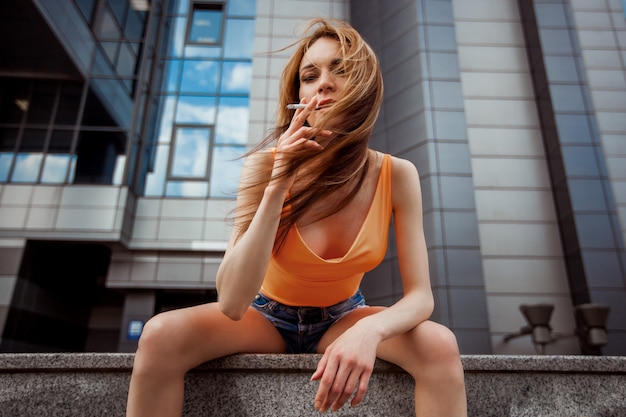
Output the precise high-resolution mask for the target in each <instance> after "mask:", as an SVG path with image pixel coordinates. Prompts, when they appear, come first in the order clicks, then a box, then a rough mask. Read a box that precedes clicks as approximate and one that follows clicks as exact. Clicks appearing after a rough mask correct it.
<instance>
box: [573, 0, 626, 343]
mask: <svg viewBox="0 0 626 417" xmlns="http://www.w3.org/2000/svg"><path fill="white" fill-rule="evenodd" d="M570 3H571V9H572V14H573V21H574V23H575V26H576V33H577V35H578V38H577V39H578V43H579V48H580V54H581V57H582V64H583V66H584V69H585V78H586V82H587V85H588V87H589V94H590V96H591V97H590V101H591V103H592V107H593V109H594V114H595V124H596V129H597V131H598V133H599V136H600V143H601V151H602V154H603V155H602V156H603V157H604V158H602V157H600V158H599V159H600V162H599V164H601V165H602V167H603V168H605V171H606V173H607V174H608V181H607V182H605V183H604V186H605V187H607V189H606V190H605V193H606V194H608V195H609V201H608V203H607V205H609V206H610V207H611V208H612V207H614V208H615V210H616V212H612V213H611V218H610V222H611V226H612V229H613V230H614V232H613V234H612V241H614V242H615V244H614V246H613V247H612V250H610V251H603V252H602V253H601V254H602V255H604V256H603V257H602V258H600V259H598V261H597V262H595V265H596V266H595V268H594V269H592V271H593V272H592V274H593V275H592V276H591V277H590V282H589V287H590V288H589V292H590V294H591V300H592V301H593V302H595V303H603V304H608V305H610V306H611V312H610V316H609V322H608V326H609V329H610V333H609V338H610V341H611V346H607V348H606V349H605V351H606V352H608V353H609V354H610V353H614V354H624V352H623V350H622V349H620V348H619V346H626V320H624V317H626V251H625V250H624V242H625V241H626V10H624V6H625V4H624V2H620V0H608V1H591V2H588V1H582V0H571V1H570ZM586 99H587V100H589V97H586ZM602 159H603V161H602ZM594 196H595V193H594V192H590V193H589V197H588V198H590V199H594V200H595V197H594ZM620 232H621V236H620V235H619V234H620ZM592 235H593V236H596V235H599V231H597V230H596V231H594V232H593V234H592ZM589 269H591V268H589ZM620 278H621V279H620Z"/></svg>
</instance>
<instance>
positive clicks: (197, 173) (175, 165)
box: [171, 127, 211, 179]
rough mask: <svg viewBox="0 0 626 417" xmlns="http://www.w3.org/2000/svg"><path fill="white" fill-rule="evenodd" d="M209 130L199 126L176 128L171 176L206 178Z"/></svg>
mask: <svg viewBox="0 0 626 417" xmlns="http://www.w3.org/2000/svg"><path fill="white" fill-rule="evenodd" d="M210 135H211V130H210V129H209V128H206V127H204V128H200V127H197V128H195V127H179V128H178V129H176V138H175V143H174V152H173V154H172V172H171V175H172V177H181V178H198V179H201V178H206V176H207V169H208V159H209V158H208V156H209V142H210Z"/></svg>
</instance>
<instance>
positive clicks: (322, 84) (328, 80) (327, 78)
mask: <svg viewBox="0 0 626 417" xmlns="http://www.w3.org/2000/svg"><path fill="white" fill-rule="evenodd" d="M334 89H335V76H334V75H333V74H332V73H331V72H330V71H322V73H321V74H320V77H319V82H318V85H317V91H318V92H319V93H323V92H325V91H333V90H334Z"/></svg>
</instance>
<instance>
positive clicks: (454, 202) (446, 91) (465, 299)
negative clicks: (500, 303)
mask: <svg viewBox="0 0 626 417" xmlns="http://www.w3.org/2000/svg"><path fill="white" fill-rule="evenodd" d="M351 10H352V18H353V24H354V25H355V26H356V27H357V29H359V30H360V31H361V32H362V33H363V35H364V36H365V37H366V38H367V39H368V40H369V41H370V43H371V44H372V45H373V47H374V49H375V50H376V51H377V52H378V54H379V57H380V59H381V65H382V68H383V76H384V79H385V102H384V104H383V111H382V115H381V120H380V121H379V125H378V129H377V131H376V132H375V137H374V138H373V140H372V143H373V146H375V147H377V148H378V149H380V150H383V151H386V152H389V153H391V154H393V155H396V156H399V157H402V158H405V159H408V160H410V161H412V162H413V163H414V164H415V165H416V167H417V169H418V171H419V172H420V177H421V187H422V195H423V208H424V225H425V232H426V240H427V244H428V248H429V264H430V273H431V280H432V286H433V292H434V294H435V305H436V306H435V313H434V315H433V319H434V320H436V321H439V322H441V323H444V324H446V325H448V326H449V327H451V328H452V329H453V330H454V332H455V334H456V335H457V338H458V340H459V344H460V346H461V350H462V351H463V352H464V353H488V352H490V351H491V348H490V342H489V323H488V318H487V308H486V298H485V290H484V282H483V271H482V264H481V256H480V243H479V239H478V224H477V217H476V208H475V202H474V196H473V179H472V172H471V166H470V154H469V147H468V141H467V131H466V124H465V111H464V105H463V94H462V91H461V82H460V71H459V65H458V52H457V45H456V35H455V28H454V18H453V12H452V2H451V1H450V0H419V1H416V2H414V1H394V2H382V1H380V2H370V4H368V7H363V6H362V5H360V4H359V2H353V3H352V9H351ZM376 11H377V12H376ZM396 256H397V254H396V252H395V248H394V247H391V253H390V256H389V257H388V264H385V265H383V266H382V268H383V270H384V271H385V273H384V274H382V273H381V272H380V271H378V272H375V273H374V274H373V275H379V276H380V278H379V279H378V281H380V282H384V280H385V278H386V280H389V276H388V275H391V277H392V283H393V284H392V287H391V291H392V296H391V297H390V298H391V300H395V299H397V298H399V297H400V296H401V292H402V287H401V284H400V276H399V271H397V269H396V268H395V267H394V266H393V262H394V261H395V257H396ZM368 278H369V277H368Z"/></svg>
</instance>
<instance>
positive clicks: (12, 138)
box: [0, 128, 18, 152]
mask: <svg viewBox="0 0 626 417" xmlns="http://www.w3.org/2000/svg"><path fill="white" fill-rule="evenodd" d="M17 134H18V129H8V128H0V151H8V152H13V151H15V142H17Z"/></svg>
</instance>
